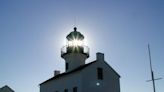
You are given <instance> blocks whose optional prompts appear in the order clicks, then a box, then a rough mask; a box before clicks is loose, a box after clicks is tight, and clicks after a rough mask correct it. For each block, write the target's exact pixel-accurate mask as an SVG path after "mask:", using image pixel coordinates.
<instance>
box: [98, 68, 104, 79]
mask: <svg viewBox="0 0 164 92" xmlns="http://www.w3.org/2000/svg"><path fill="white" fill-rule="evenodd" d="M97 79H99V80H103V69H102V68H97Z"/></svg>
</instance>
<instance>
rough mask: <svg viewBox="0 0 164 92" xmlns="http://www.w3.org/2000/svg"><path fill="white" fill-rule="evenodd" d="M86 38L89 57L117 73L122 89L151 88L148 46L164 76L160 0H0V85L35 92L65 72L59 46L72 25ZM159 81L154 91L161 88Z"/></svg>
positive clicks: (163, 1)
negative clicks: (99, 58)
mask: <svg viewBox="0 0 164 92" xmlns="http://www.w3.org/2000/svg"><path fill="white" fill-rule="evenodd" d="M75 26H76V27H77V30H78V31H80V32H81V33H82V34H84V36H85V42H86V45H87V46H89V48H90V58H89V59H87V60H86V63H88V62H92V61H94V60H95V59H96V53H97V52H102V53H104V54H105V61H106V62H107V63H108V64H109V65H110V66H112V67H113V68H114V69H115V70H116V71H117V72H118V73H119V74H120V75H121V78H120V86H121V87H120V88H121V92H153V89H152V83H151V82H146V80H149V79H151V74H150V67H149V57H148V50H147V45H148V43H149V44H150V48H151V55H152V65H153V70H154V74H155V77H156V78H161V77H162V78H164V67H163V66H164V0H0V87H2V86H4V85H9V86H10V87H11V88H12V89H14V90H15V92H39V84H40V83H42V82H43V81H45V80H47V79H49V78H51V77H52V76H53V72H54V70H61V71H62V72H64V63H65V62H64V60H63V59H62V58H61V57H60V55H61V48H62V47H63V46H64V45H66V36H67V34H69V33H70V32H71V31H73V27H75ZM163 86H164V79H162V80H158V81H156V90H157V91H156V92H164V87H163Z"/></svg>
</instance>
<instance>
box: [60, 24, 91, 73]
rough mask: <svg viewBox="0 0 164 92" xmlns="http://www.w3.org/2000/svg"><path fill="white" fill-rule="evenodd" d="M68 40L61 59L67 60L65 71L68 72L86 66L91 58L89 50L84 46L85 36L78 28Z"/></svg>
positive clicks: (69, 35)
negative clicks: (87, 60) (86, 61)
mask: <svg viewBox="0 0 164 92" xmlns="http://www.w3.org/2000/svg"><path fill="white" fill-rule="evenodd" d="M66 39H67V44H66V46H64V47H63V48H62V49H61V57H62V58H63V59H65V71H66V72H68V71H71V70H73V69H75V68H77V67H79V66H82V65H84V64H85V60H86V59H87V58H88V57H89V48H88V47H87V46H85V45H84V36H83V34H81V33H80V32H78V31H77V28H76V27H74V31H73V32H71V33H70V34H68V35H67V36H66Z"/></svg>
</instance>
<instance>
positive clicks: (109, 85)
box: [40, 27, 120, 92]
mask: <svg viewBox="0 0 164 92" xmlns="http://www.w3.org/2000/svg"><path fill="white" fill-rule="evenodd" d="M66 39H67V42H66V45H65V46H63V47H62V49H61V58H63V59H64V60H65V71H64V72H62V73H60V71H59V70H55V72H54V76H53V77H51V78H49V79H47V80H46V81H44V82H42V83H41V84H40V92H120V75H119V74H118V73H117V72H116V71H115V70H114V69H113V68H112V67H111V66H110V65H109V64H108V63H107V62H106V61H105V57H104V54H103V53H101V52H97V53H96V59H95V60H93V61H90V62H89V63H85V60H86V59H87V58H89V48H88V46H85V44H84V39H85V38H84V35H83V34H82V33H80V32H79V31H78V30H77V28H76V27H74V28H73V30H72V31H71V32H70V33H69V34H68V35H67V36H66Z"/></svg>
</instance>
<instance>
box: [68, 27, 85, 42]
mask: <svg viewBox="0 0 164 92" xmlns="http://www.w3.org/2000/svg"><path fill="white" fill-rule="evenodd" d="M66 38H67V40H68V41H71V40H74V39H77V40H83V39H84V36H83V34H81V33H80V32H78V31H77V28H76V27H74V31H73V32H71V33H70V34H68V35H67V37H66Z"/></svg>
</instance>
